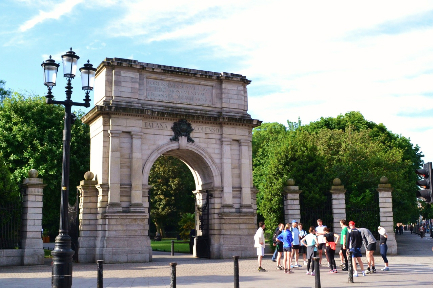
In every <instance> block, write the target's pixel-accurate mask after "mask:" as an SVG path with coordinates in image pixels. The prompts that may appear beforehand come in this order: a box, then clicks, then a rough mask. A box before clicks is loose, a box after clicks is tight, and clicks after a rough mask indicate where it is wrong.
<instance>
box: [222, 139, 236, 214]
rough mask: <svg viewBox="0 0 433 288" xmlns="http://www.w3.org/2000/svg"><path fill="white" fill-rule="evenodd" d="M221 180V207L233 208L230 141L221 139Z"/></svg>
mask: <svg viewBox="0 0 433 288" xmlns="http://www.w3.org/2000/svg"><path fill="white" fill-rule="evenodd" d="M221 141H222V149H221V151H222V166H223V169H222V178H223V183H222V186H223V206H228V207H229V208H233V190H232V186H233V184H232V153H231V144H232V139H229V138H223V139H222V140H221Z"/></svg>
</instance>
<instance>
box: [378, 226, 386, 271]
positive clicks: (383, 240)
mask: <svg viewBox="0 0 433 288" xmlns="http://www.w3.org/2000/svg"><path fill="white" fill-rule="evenodd" d="M377 230H378V232H379V236H380V239H379V246H380V255H381V256H382V259H383V262H384V263H385V267H383V268H382V271H389V267H388V258H386V253H387V252H388V245H386V240H388V234H386V230H385V228H383V227H381V226H379V227H377Z"/></svg>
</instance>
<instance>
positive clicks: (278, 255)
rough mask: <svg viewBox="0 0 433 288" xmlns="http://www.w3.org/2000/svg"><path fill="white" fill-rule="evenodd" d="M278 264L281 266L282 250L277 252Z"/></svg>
mask: <svg viewBox="0 0 433 288" xmlns="http://www.w3.org/2000/svg"><path fill="white" fill-rule="evenodd" d="M277 253H278V254H277V266H281V252H277Z"/></svg>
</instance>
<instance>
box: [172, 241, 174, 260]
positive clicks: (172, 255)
mask: <svg viewBox="0 0 433 288" xmlns="http://www.w3.org/2000/svg"><path fill="white" fill-rule="evenodd" d="M171 256H174V240H171Z"/></svg>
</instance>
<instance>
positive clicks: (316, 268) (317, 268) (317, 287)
mask: <svg viewBox="0 0 433 288" xmlns="http://www.w3.org/2000/svg"><path fill="white" fill-rule="evenodd" d="M313 260H314V272H316V277H315V280H316V284H315V286H314V287H315V288H321V287H322V285H320V266H319V257H313Z"/></svg>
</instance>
